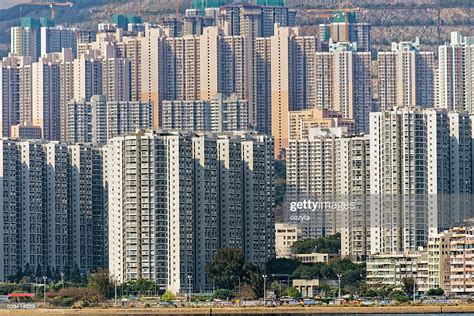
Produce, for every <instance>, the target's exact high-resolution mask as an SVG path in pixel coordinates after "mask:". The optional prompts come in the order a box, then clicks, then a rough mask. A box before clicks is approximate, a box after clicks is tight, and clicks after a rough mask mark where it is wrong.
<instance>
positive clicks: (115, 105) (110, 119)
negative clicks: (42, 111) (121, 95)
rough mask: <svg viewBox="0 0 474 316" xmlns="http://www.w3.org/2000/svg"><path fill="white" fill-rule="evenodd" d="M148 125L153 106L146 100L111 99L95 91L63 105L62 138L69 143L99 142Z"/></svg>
mask: <svg viewBox="0 0 474 316" xmlns="http://www.w3.org/2000/svg"><path fill="white" fill-rule="evenodd" d="M152 127H153V106H152V105H151V104H150V103H148V102H142V101H117V102H112V101H107V100H106V98H105V97H104V96H98V95H96V96H93V97H92V98H91V100H90V101H85V100H81V101H76V100H73V101H70V102H69V103H68V105H67V128H66V140H67V141H68V142H71V143H89V142H91V143H94V144H101V145H103V144H106V143H107V141H108V140H109V139H110V138H112V137H115V136H120V135H123V134H127V133H132V132H135V131H137V130H140V129H149V128H152Z"/></svg>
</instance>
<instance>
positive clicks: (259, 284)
mask: <svg viewBox="0 0 474 316" xmlns="http://www.w3.org/2000/svg"><path fill="white" fill-rule="evenodd" d="M243 272H244V276H243V283H245V284H248V285H249V286H250V287H251V288H252V290H253V292H254V293H255V295H256V296H257V297H263V282H264V279H263V273H262V270H261V269H260V268H259V267H257V266H256V265H254V264H252V263H246V264H245V265H244V267H243Z"/></svg>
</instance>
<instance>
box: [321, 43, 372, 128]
mask: <svg viewBox="0 0 474 316" xmlns="http://www.w3.org/2000/svg"><path fill="white" fill-rule="evenodd" d="M330 49H331V51H333V52H334V55H333V87H332V88H333V96H332V101H333V104H334V106H333V108H332V109H333V110H334V111H337V112H341V113H343V115H344V117H346V118H350V119H354V120H355V130H356V132H357V133H366V132H367V131H368V129H369V112H370V111H371V108H372V83H371V68H370V53H368V52H357V51H355V47H354V46H353V45H351V44H349V43H339V44H337V45H335V46H333V47H331V48H330Z"/></svg>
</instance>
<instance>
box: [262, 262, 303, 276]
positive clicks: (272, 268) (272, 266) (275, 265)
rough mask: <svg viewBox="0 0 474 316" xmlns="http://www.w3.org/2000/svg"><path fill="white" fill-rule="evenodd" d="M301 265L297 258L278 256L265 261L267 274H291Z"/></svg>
mask: <svg viewBox="0 0 474 316" xmlns="http://www.w3.org/2000/svg"><path fill="white" fill-rule="evenodd" d="M300 265H301V262H300V261H298V260H293V259H287V258H278V259H272V260H270V261H269V262H268V263H267V270H266V271H267V273H268V274H276V273H278V274H292V273H293V272H295V271H296V269H297V268H298V267H299V266H300Z"/></svg>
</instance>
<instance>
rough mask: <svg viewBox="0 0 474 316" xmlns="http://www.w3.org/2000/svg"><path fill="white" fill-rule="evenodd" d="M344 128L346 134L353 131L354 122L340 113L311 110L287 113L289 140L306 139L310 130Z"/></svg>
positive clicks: (317, 109) (318, 109)
mask: <svg viewBox="0 0 474 316" xmlns="http://www.w3.org/2000/svg"><path fill="white" fill-rule="evenodd" d="M331 127H344V128H346V130H347V132H348V134H352V133H353V132H354V130H355V121H354V120H353V119H350V118H345V117H344V115H343V114H342V113H340V112H336V111H332V110H327V109H320V108H312V109H305V110H299V111H290V112H289V134H290V139H296V140H300V139H305V138H308V130H309V129H310V128H331Z"/></svg>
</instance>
